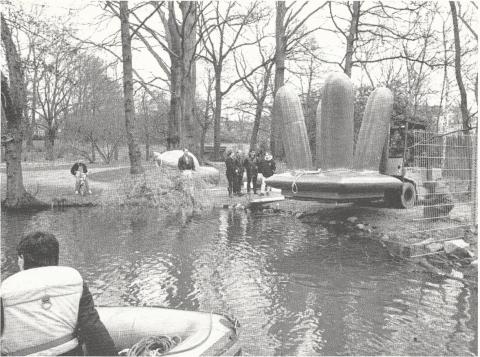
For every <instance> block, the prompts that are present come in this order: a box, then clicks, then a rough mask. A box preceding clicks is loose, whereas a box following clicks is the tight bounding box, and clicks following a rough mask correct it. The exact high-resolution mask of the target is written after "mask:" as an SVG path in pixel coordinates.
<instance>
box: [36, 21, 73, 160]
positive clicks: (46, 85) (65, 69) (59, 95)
mask: <svg viewBox="0 0 480 357" xmlns="http://www.w3.org/2000/svg"><path fill="white" fill-rule="evenodd" d="M51 35H52V38H51V39H50V41H51V42H50V43H49V50H47V51H46V52H45V56H44V57H43V58H41V62H42V64H41V66H40V71H39V73H38V82H37V83H36V93H35V94H36V102H38V108H39V110H38V113H39V115H40V118H41V119H43V121H42V122H39V123H38V124H37V125H38V126H40V127H41V128H43V129H44V131H45V154H46V157H45V159H47V160H54V145H55V140H56V138H57V134H58V129H59V128H60V127H61V124H62V122H63V119H64V118H65V116H66V114H67V112H68V110H69V108H70V106H71V98H72V94H73V91H74V88H75V85H76V83H75V79H74V78H75V72H76V66H77V65H78V62H77V59H78V57H77V49H76V48H74V47H72V46H70V45H69V44H68V34H67V33H65V32H64V31H62V30H60V31H58V32H57V31H56V30H55V31H54V32H53V33H52V34H51ZM35 106H37V104H35Z"/></svg>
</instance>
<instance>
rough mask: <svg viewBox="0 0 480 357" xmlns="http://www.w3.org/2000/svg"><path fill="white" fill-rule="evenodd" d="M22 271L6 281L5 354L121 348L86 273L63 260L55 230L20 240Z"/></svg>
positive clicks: (105, 351) (102, 353) (113, 351)
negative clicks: (105, 321) (103, 317)
mask: <svg viewBox="0 0 480 357" xmlns="http://www.w3.org/2000/svg"><path fill="white" fill-rule="evenodd" d="M17 254H18V266H19V268H20V271H19V272H18V273H16V274H13V275H11V276H9V277H8V278H6V279H5V280H4V281H3V282H2V286H1V290H0V291H1V293H0V297H1V300H0V301H1V306H0V308H1V336H2V337H1V354H2V355H17V356H25V355H30V354H37V355H42V356H43V355H54V356H59V355H76V356H80V355H83V350H82V344H85V347H86V350H87V353H88V354H89V355H95V356H113V355H116V354H117V351H116V349H115V346H114V343H113V340H112V338H111V337H110V335H109V333H108V331H107V329H106V328H105V326H104V325H103V323H102V322H101V321H100V317H99V316H98V312H97V310H96V309H95V306H94V303H93V298H92V294H91V293H90V291H89V289H88V286H87V284H86V283H85V282H84V281H83V279H82V277H81V275H80V273H79V272H78V271H77V270H75V269H73V268H70V267H66V266H58V260H59V244H58V240H57V239H56V238H55V236H54V235H53V234H50V233H45V232H39V231H37V232H33V233H30V234H27V235H26V236H24V237H23V238H22V240H21V241H20V243H19V244H18V246H17Z"/></svg>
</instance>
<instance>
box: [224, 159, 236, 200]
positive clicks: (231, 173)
mask: <svg viewBox="0 0 480 357" xmlns="http://www.w3.org/2000/svg"><path fill="white" fill-rule="evenodd" d="M225 167H226V172H225V174H226V176H227V180H228V196H229V197H232V195H233V193H234V183H235V177H236V172H235V171H236V167H235V155H234V153H233V151H232V150H228V151H227V158H226V159H225Z"/></svg>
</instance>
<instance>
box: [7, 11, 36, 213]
mask: <svg viewBox="0 0 480 357" xmlns="http://www.w3.org/2000/svg"><path fill="white" fill-rule="evenodd" d="M1 37H2V42H3V45H4V55H5V59H6V62H7V63H6V66H7V67H8V76H9V78H8V79H7V78H6V77H5V76H4V75H3V73H2V75H1V92H2V109H3V110H2V111H3V113H4V114H5V119H6V122H7V127H6V133H2V134H3V135H5V136H6V137H7V139H6V140H5V142H4V143H2V144H4V145H5V160H6V171H7V192H6V197H5V200H4V201H3V202H2V205H3V206H4V207H6V208H21V207H25V206H30V205H33V204H34V203H38V202H37V201H36V200H35V199H34V198H33V197H32V196H31V195H30V194H29V193H27V192H26V190H25V187H24V186H23V176H22V143H23V136H22V135H23V128H22V120H23V119H24V118H23V109H24V106H25V103H24V100H25V96H24V93H25V89H24V86H25V82H24V76H23V68H22V66H21V61H20V57H19V55H18V52H17V49H16V48H15V45H14V43H13V41H12V34H11V32H10V29H9V27H8V25H7V23H6V21H5V18H4V17H3V14H1ZM9 82H10V83H9ZM2 141H3V139H2Z"/></svg>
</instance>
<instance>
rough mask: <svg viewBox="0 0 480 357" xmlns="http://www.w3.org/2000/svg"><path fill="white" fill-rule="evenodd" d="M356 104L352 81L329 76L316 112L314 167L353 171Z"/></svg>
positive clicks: (343, 77) (333, 74)
mask: <svg viewBox="0 0 480 357" xmlns="http://www.w3.org/2000/svg"><path fill="white" fill-rule="evenodd" d="M353 102H354V96H353V85H352V82H351V80H350V78H348V76H347V75H346V74H344V73H332V74H330V75H329V76H328V77H327V79H326V81H325V84H324V86H323V89H322V99H321V101H320V102H319V105H318V108H317V129H316V133H317V135H316V160H315V163H316V165H317V167H318V168H321V169H322V170H328V169H337V168H350V167H351V164H352V159H353Z"/></svg>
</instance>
